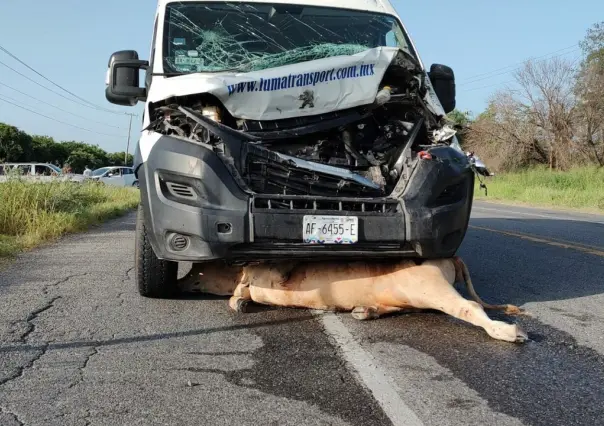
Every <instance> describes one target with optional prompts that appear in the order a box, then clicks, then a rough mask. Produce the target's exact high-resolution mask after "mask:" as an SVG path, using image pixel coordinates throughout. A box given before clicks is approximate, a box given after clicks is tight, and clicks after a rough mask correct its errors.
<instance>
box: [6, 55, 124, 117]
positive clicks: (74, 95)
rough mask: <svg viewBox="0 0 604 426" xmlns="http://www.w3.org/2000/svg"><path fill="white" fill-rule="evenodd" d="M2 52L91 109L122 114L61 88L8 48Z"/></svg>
mask: <svg viewBox="0 0 604 426" xmlns="http://www.w3.org/2000/svg"><path fill="white" fill-rule="evenodd" d="M0 50H2V51H3V52H4V53H6V54H7V55H8V56H10V57H11V58H13V59H14V60H16V61H17V62H19V63H20V64H22V65H23V66H25V67H26V68H28V69H29V70H31V71H33V72H34V73H36V74H37V75H39V76H40V77H42V78H43V79H44V80H46V81H48V82H49V83H51V84H52V85H54V86H56V87H58V88H59V89H61V90H62V91H64V92H66V93H69V94H70V95H71V96H73V97H74V98H76V99H79V100H80V101H82V102H84V103H86V104H89V105H90V107H92V108H95V109H98V110H101V111H106V112H109V113H111V114H119V115H121V114H122V113H120V112H115V111H111V110H109V109H106V108H104V107H102V106H98V105H95V104H93V103H92V102H90V101H87V100H86V99H84V98H82V97H80V96H78V95H76V94H75V93H73V92H71V91H69V90H67V89H66V88H64V87H63V86H61V85H60V84H57V83H55V82H54V81H52V80H51V79H50V78H48V77H46V76H45V75H44V74H42V73H40V72H39V71H37V70H35V69H34V68H32V67H31V66H29V65H27V64H26V63H25V62H23V61H22V60H21V59H19V58H18V57H17V56H15V55H14V54H12V53H11V52H9V51H8V50H7V49H6V48H4V47H2V46H0Z"/></svg>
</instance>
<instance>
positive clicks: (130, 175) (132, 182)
mask: <svg viewBox="0 0 604 426" xmlns="http://www.w3.org/2000/svg"><path fill="white" fill-rule="evenodd" d="M88 179H93V180H96V181H98V182H102V183H104V184H106V185H114V186H133V187H135V188H138V179H137V178H136V176H135V175H134V170H133V169H132V167H126V166H113V167H101V168H100V169H96V170H93V171H92V175H91V176H90V177H89V178H88Z"/></svg>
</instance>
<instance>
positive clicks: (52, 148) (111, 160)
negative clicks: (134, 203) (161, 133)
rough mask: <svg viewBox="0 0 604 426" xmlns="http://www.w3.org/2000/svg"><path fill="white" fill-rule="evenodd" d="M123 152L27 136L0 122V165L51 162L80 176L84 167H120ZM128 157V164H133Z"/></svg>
mask: <svg viewBox="0 0 604 426" xmlns="http://www.w3.org/2000/svg"><path fill="white" fill-rule="evenodd" d="M124 154H125V152H123V151H122V152H112V153H108V152H107V151H105V150H103V149H102V148H100V147H99V146H98V145H91V144H87V143H84V142H76V141H61V142H57V141H55V140H54V139H53V138H52V137H50V136H40V135H30V134H28V133H26V132H24V131H23V130H20V129H18V128H17V127H15V126H11V125H9V124H4V123H0V163H9V162H38V163H52V164H54V165H56V166H59V167H61V168H70V169H71V171H72V172H74V173H82V172H83V171H84V168H85V167H86V166H88V167H90V168H91V169H93V170H94V169H97V168H99V167H105V166H123V165H124ZM132 160H133V158H132V155H131V154H128V158H127V161H128V163H127V164H128V165H132Z"/></svg>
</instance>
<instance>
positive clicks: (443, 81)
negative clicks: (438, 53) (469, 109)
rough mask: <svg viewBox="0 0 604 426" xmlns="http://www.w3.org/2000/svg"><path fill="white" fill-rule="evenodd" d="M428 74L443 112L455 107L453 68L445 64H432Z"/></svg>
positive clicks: (446, 112) (448, 111)
mask: <svg viewBox="0 0 604 426" xmlns="http://www.w3.org/2000/svg"><path fill="white" fill-rule="evenodd" d="M428 76H429V77H430V82H431V83H432V86H433V87H434V91H435V92H436V96H438V100H439V101H440V103H441V105H442V106H443V109H444V110H445V114H448V113H450V112H451V111H453V110H454V109H455V75H454V74H453V70H452V69H451V68H450V67H448V66H446V65H440V64H432V66H431V67H430V72H429V73H428Z"/></svg>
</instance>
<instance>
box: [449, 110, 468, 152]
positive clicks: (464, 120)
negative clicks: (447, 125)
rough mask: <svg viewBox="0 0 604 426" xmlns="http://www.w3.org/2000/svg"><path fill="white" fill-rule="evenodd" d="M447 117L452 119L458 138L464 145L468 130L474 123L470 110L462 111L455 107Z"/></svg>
mask: <svg viewBox="0 0 604 426" xmlns="http://www.w3.org/2000/svg"><path fill="white" fill-rule="evenodd" d="M447 118H448V119H449V121H451V123H452V125H453V128H454V129H455V130H456V131H457V139H458V141H459V144H460V145H461V146H462V147H463V146H464V143H465V139H466V135H467V132H468V130H469V128H470V125H471V124H472V119H471V117H470V113H469V112H467V111H466V112H462V111H460V110H458V109H454V110H453V111H451V112H450V113H449V114H447Z"/></svg>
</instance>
